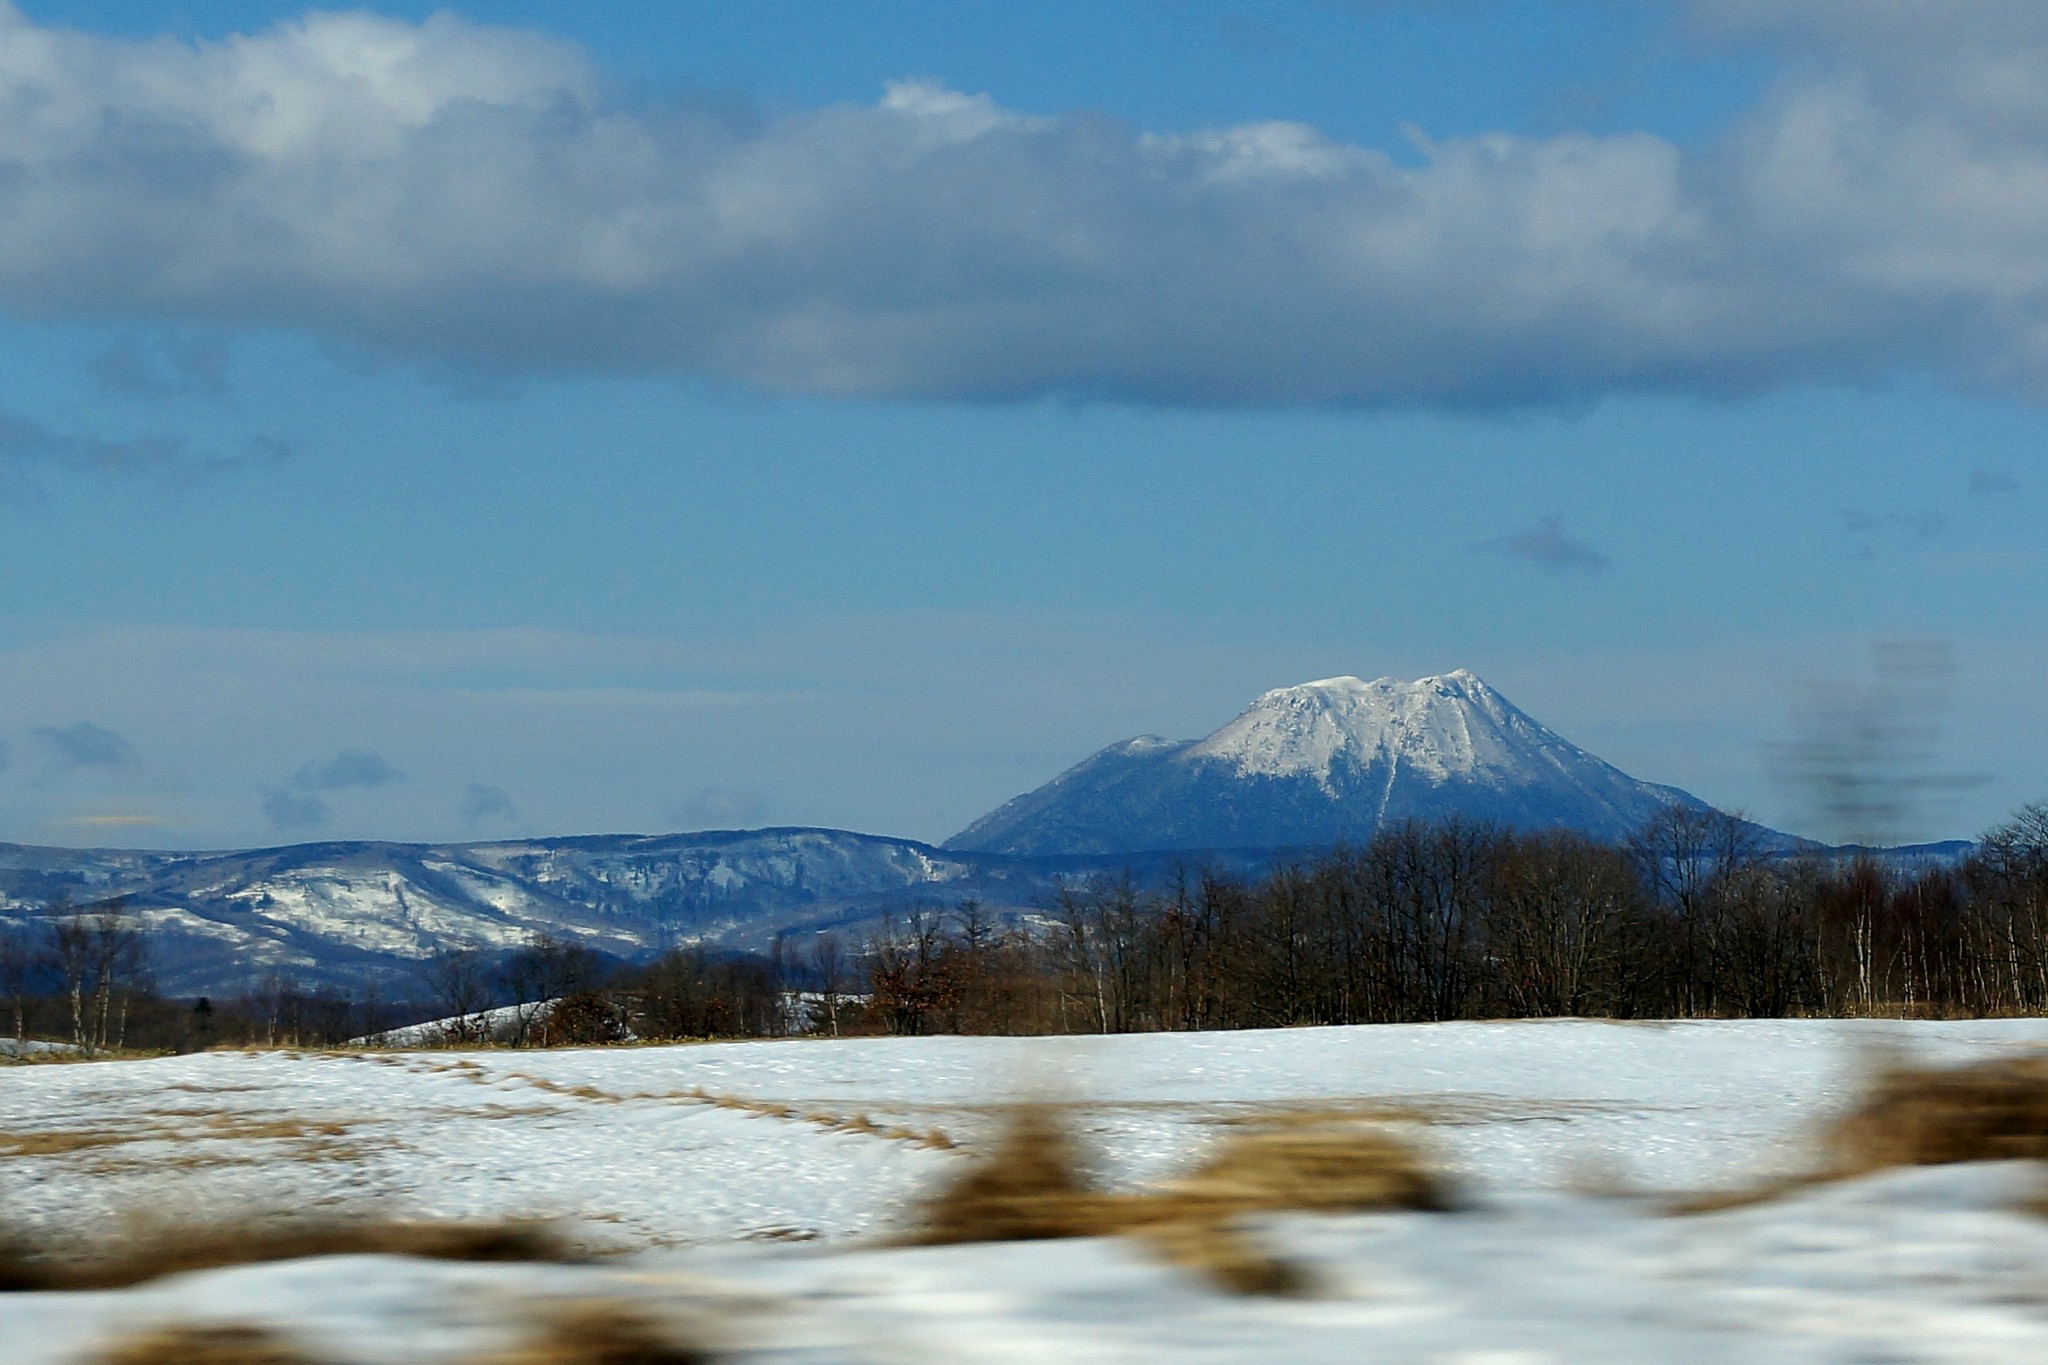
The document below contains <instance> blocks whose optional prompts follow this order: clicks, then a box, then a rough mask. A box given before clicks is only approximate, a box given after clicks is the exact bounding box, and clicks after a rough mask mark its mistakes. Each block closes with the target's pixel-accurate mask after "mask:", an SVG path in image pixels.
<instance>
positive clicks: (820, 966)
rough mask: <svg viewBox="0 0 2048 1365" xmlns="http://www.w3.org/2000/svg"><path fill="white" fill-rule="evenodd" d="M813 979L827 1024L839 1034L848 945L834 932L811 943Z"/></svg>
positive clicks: (822, 935)
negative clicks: (840, 999)
mask: <svg viewBox="0 0 2048 1365" xmlns="http://www.w3.org/2000/svg"><path fill="white" fill-rule="evenodd" d="M810 966H811V979H812V980H813V981H815V982H817V985H818V995H819V997H820V999H821V1000H822V1001H823V1002H824V1005H825V1026H826V1027H827V1028H829V1029H830V1030H831V1031H832V1036H833V1037H834V1038H837V1037H838V1036H839V996H840V994H841V992H843V991H844V990H845V989H846V945H845V944H844V943H842V942H841V941H840V939H839V935H837V934H834V933H830V932H827V933H822V934H820V935H818V937H817V940H816V941H815V942H813V943H812V944H811V963H810Z"/></svg>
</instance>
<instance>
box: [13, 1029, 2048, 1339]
mask: <svg viewBox="0 0 2048 1365" xmlns="http://www.w3.org/2000/svg"><path fill="white" fill-rule="evenodd" d="M1878 1044H1892V1045H1898V1046H1904V1047H1907V1048H1910V1049H1911V1050H1912V1051H1913V1052H1915V1053H1916V1054H1918V1055H1920V1056H1923V1057H1925V1058H1927V1059H1929V1060H1938V1059H1947V1060H1953V1059H1962V1058H1969V1057H1980V1056H1985V1055H2008V1056H2009V1055H2014V1054H2018V1053H2022V1052H2025V1051H2028V1050H2032V1049H2039V1048H2040V1047H2042V1046H2043V1045H2044V1044H2048V1024H2044V1023H2043V1021H2040V1020H2029V1019H2009V1020H1989V1021H1976V1022H1945V1023H1913V1024H1897V1023H1885V1022H1883V1021H1875V1020H1866V1021H1857V1022H1853V1023H1839V1022H1822V1021H1811V1020H1805V1021H1799V1020H1795V1021H1753V1022H1736V1023H1729V1022H1714V1021H1699V1022H1681V1023H1656V1024H1644V1023H1637V1024H1610V1023H1597V1022H1589V1021H1571V1020H1558V1021H1548V1022H1522V1023H1467V1024H1423V1025H1388V1026H1372V1027H1362V1028H1343V1029H1290V1030H1283V1031H1274V1032H1247V1033H1228V1034H1217V1033H1208V1034H1151V1035H1126V1036H1114V1037H1104V1038H1044V1039H1016V1038H952V1037H935V1038H876V1039H860V1040H845V1041H800V1042H773V1043H735V1044H721V1045H713V1046H689V1047H667V1048H631V1049H613V1050H586V1051H557V1052H543V1053H511V1052H503V1051H497V1052H479V1053H475V1054H471V1055H466V1056H465V1055H462V1054H447V1053H440V1054H413V1055H407V1054H352V1055H318V1054H314V1055H305V1054H289V1053H269V1054H246V1053H211V1054H202V1055H197V1056H191V1057H181V1058H164V1059H161V1060H155V1061H147V1062H135V1063H111V1064H103V1065H91V1066H43V1067H34V1068H23V1069H21V1070H18V1071H15V1072H13V1073H11V1074H10V1075H9V1076H8V1084H7V1085H6V1086H5V1087H0V1131H4V1132H5V1133H7V1134H9V1135H10V1138H11V1140H12V1141H13V1143H14V1145H15V1147H16V1149H17V1150H16V1154H14V1155H12V1156H10V1157H9V1158H8V1160H7V1161H6V1162H4V1163H0V1205H4V1207H5V1208H6V1209H7V1210H8V1213H9V1217H10V1219H11V1220H12V1221H13V1223H14V1225H15V1226H16V1227H17V1228H23V1229H25V1230H27V1231H28V1232H29V1233H30V1234H31V1235H33V1234H34V1233H35V1232H36V1231H37V1230H39V1229H46V1228H57V1229H79V1228H104V1227H111V1226H119V1224H120V1219H121V1217H123V1216H126V1215H129V1214H132V1213H133V1211H135V1210H138V1209H145V1208H147V1209H155V1210H168V1211H169V1216H171V1217H174V1218H175V1217H179V1216H185V1217H191V1216H196V1215H197V1214H198V1212H199V1211H204V1212H205V1213H206V1214H208V1215H210V1216H220V1211H223V1210H226V1211H229V1213H234V1212H246V1211H261V1210H279V1209H286V1210H303V1209H320V1210H358V1211H362V1210H368V1211H375V1212H377V1213H380V1214H384V1215H387V1216H425V1217H438V1218H469V1219H482V1218H493V1217H505V1216H549V1217H554V1218H559V1219H562V1220H565V1221H566V1222H568V1223H569V1224H570V1225H571V1226H572V1227H573V1228H575V1229H576V1230H577V1231H578V1232H579V1233H580V1234H582V1235H585V1236H587V1237H588V1238H589V1239H590V1240H591V1241H593V1242H594V1243H596V1244H598V1245H601V1246H606V1247H610V1248H615V1249H617V1250H619V1251H621V1252H623V1253H624V1254H623V1255H621V1256H619V1257H617V1258H614V1259H610V1260H606V1261H600V1262H598V1263H596V1264H593V1265H587V1266H549V1265H505V1266H492V1265H467V1266H463V1265H437V1264H434V1263H429V1262H421V1261H412V1260H407V1259H404V1258H399V1257H355V1258H352V1259H350V1260H347V1261H333V1260H316V1261H306V1262H298V1263H284V1264H278V1265H272V1266H257V1267H250V1268H246V1269H237V1270H224V1271H211V1272H205V1273H201V1274H192V1275H184V1276H180V1277H177V1278H175V1279H170V1280H165V1281H160V1282H158V1283H155V1284H145V1285H143V1286H141V1287H139V1288H135V1289H128V1290H120V1291H113V1292H93V1293H69V1294H64V1293H17V1294H8V1295H0V1360H6V1361H8V1362H10V1365H77V1362H80V1361H82V1360H91V1359H94V1358H95V1356H94V1355H93V1354H92V1352H93V1350H94V1348H95V1347H96V1346H97V1345H98V1344H99V1343H102V1342H104V1341H106V1340H107V1339H108V1338H109V1337H110V1336H115V1335H118V1334H121V1333H133V1332H137V1331H140V1330H143V1329H146V1328H149V1327H153V1326H156V1325H159V1324H163V1323H167V1322H187V1323H189V1322H195V1321H197V1322H230V1323H232V1322H240V1323H256V1324H261V1325H264V1326H266V1327H269V1328H272V1329H274V1330H277V1331H280V1332H283V1333H285V1334H287V1335H289V1336H290V1337H291V1338H292V1339H293V1340H294V1341H296V1342H299V1343H301V1344H302V1345H303V1347H304V1349H305V1350H306V1352H307V1353H308V1357H309V1358H310V1359H311V1360H314V1361H318V1362H321V1365H401V1362H403V1363H404V1365H457V1362H463V1363H464V1365H472V1363H473V1362H476V1361H478V1360H493V1361H497V1360H503V1359H506V1358H507V1354H506V1353H507V1352H509V1351H510V1350H511V1349H512V1348H513V1347H515V1346H516V1345H517V1344H518V1341H517V1336H516V1333H517V1332H518V1331H519V1330H520V1329H521V1328H522V1326H523V1324H524V1323H526V1322H527V1321H530V1320H531V1319H532V1318H533V1317H534V1315H535V1314H536V1312H537V1311H538V1310H539V1309H540V1308H542V1307H545V1306H546V1305H547V1304H549V1303H559V1302H564V1301H574V1300H578V1299H593V1298H602V1299H622V1300H624V1301H626V1302H629V1303H633V1304H637V1305H643V1306H644V1307H645V1309H646V1311H648V1312H650V1313H653V1314H656V1315H658V1316H661V1317H664V1318H667V1317H681V1318H683V1319H685V1320H688V1319H690V1318H692V1317H693V1316H695V1315H699V1314H702V1315H705V1317H706V1320H707V1321H708V1323H709V1324H710V1325H711V1326H712V1327H715V1328H716V1333H715V1335H717V1336H719V1337H721V1338H723V1339H724V1340H726V1341H728V1342H729V1343H730V1344H731V1345H732V1346H733V1347H734V1348H735V1354H734V1355H733V1356H731V1357H721V1358H733V1359H743V1360H758V1361H764V1362H767V1361H773V1362H790V1365H797V1362H824V1361H832V1362H848V1363H849V1365H858V1363H860V1362H876V1363H877V1365H879V1362H891V1361H894V1362H902V1361H961V1362H981V1361H987V1362H997V1361H1001V1362H1036V1361H1044V1362H1048V1363H1049V1365H1050V1363H1051V1362H1061V1363H1062V1365H1064V1363H1065V1362H1073V1361H1103V1362H1111V1361H1116V1362H1124V1361H1130V1362H1149V1361H1161V1362H1168V1361H1170V1362H1175V1363H1176V1365H1211V1363H1220V1362H1226V1361H1228V1362H1239V1361H1242V1362H1251V1361H1272V1360H1286V1361H1290V1362H1301V1365H1309V1363H1310V1362H1324V1361H1328V1362H1331V1363H1332V1365H1336V1363H1337V1362H1357V1361H1389V1362H1392V1361H1399V1362H1417V1363H1418V1365H1420V1363H1421V1362H1452V1361H1463V1362H1481V1361H1484V1362H1509V1361H1517V1362H1530V1363H1531V1365H1535V1363H1536V1362H1566V1361H1570V1362H1613V1363H1614V1365H1624V1363H1625V1365H1642V1363H1643V1362H1650V1361H1687V1362H1702V1363H1703V1365H1706V1363H1711V1365H1737V1362H1742V1363H1744V1365H1747V1363H1748V1362H1758V1361H1769V1362H1777V1361H1788V1362H1814V1363H1815V1365H1820V1363H1821V1362H1827V1363H1829V1365H1845V1363H1846V1362H1851V1361H1878V1360H1883V1361H1899V1362H1908V1361H1912V1362H1918V1361H1928V1362H1934V1361H1944V1362H1963V1361H2015V1360H2038V1359H2042V1358H2044V1356H2048V1313H2044V1311H2043V1304H2044V1299H2043V1286H2044V1284H2048V1220H2044V1219H2043V1218H2042V1217H2041V1216H2040V1214H2039V1213H2038V1212H2037V1211H2031V1210H2030V1207H2029V1205H2030V1203H2031V1204H2032V1205H2033V1207H2034V1208H2038V1197H2039V1191H2038V1187H2037V1185H2036V1184H2035V1181H2036V1180H2037V1178H2038V1177H2037V1175H2036V1173H2035V1172H2033V1171H2032V1170H2031V1169H2028V1168H2027V1166H2028V1163H2008V1164H1971V1165H1960V1166H1949V1167H1939V1168H1925V1169H1917V1170H1903V1171H1895V1172H1892V1173H1890V1174H1880V1175H1877V1176H1872V1177H1866V1178H1863V1179H1859V1180H1853V1181H1847V1182H1844V1183H1842V1184H1839V1185H1832V1186H1825V1187H1821V1188H1818V1189H1813V1190H1809V1191H1806V1192H1803V1193H1798V1194H1794V1195H1790V1196H1787V1197H1784V1198H1781V1199H1778V1200H1774V1201H1769V1202H1765V1203H1762V1204H1758V1205H1756V1206H1753V1207H1746V1208H1737V1209H1732V1210H1728V1211H1724V1212H1719V1213H1712V1214H1704V1215H1697V1216H1691V1217H1672V1216H1669V1215H1668V1214H1667V1213H1665V1212H1664V1211H1663V1205H1662V1203H1661V1201H1660V1200H1658V1199H1657V1198H1655V1197H1652V1192H1656V1191H1672V1190H1682V1189H1695V1190H1696V1189H1700V1188H1702V1187H1720V1186H1727V1185H1739V1184H1742V1183H1745V1182H1748V1181H1750V1180H1752V1179H1754V1178H1755V1177H1756V1175H1757V1174H1758V1173H1759V1172H1764V1171H1769V1170H1772V1169H1782V1168H1783V1167H1785V1166H1786V1165H1788V1164H1790V1165H1796V1164H1799V1163H1801V1162H1803V1161H1806V1160H1809V1159H1810V1157H1811V1153H1812V1145H1811V1144H1812V1139H1813V1133H1814V1126H1815V1125H1816V1123H1817V1122H1818V1121H1820V1120H1822V1119H1824V1118H1825V1117H1826V1116H1827V1115H1828V1114H1830V1113H1831V1112H1835V1111H1838V1110H1839V1109H1840V1108H1842V1107H1843V1106H1844V1105H1845V1104H1846V1103H1847V1102H1849V1101H1850V1100H1851V1099H1852V1098H1853V1097H1854V1095H1855V1094H1856V1092H1857V1089H1858V1086H1859V1081H1860V1076H1861V1072H1862V1069H1863V1067H1865V1066H1866V1065H1867V1064H1868V1061H1869V1057H1868V1053H1869V1050H1870V1049H1871V1048H1872V1047H1873V1046H1874V1045H1878ZM1046 1095H1050V1096H1052V1097H1053V1098H1054V1099H1055V1100H1057V1101H1060V1102H1062V1103H1063V1104H1064V1106H1065V1112H1066V1114H1067V1116H1068V1122H1069V1124H1070V1125H1071V1126H1072V1127H1073V1128H1074V1129H1075V1130H1076V1131H1077V1132H1078V1134H1079V1135H1080V1136H1081V1138H1082V1139H1083V1140H1084V1141H1085V1143H1086V1146H1087V1149H1088V1150H1089V1151H1090V1152H1092V1153H1093V1155H1094V1166H1095V1168H1096V1169H1097V1171H1098V1172H1099V1173H1100V1175H1101V1177H1102V1178H1103V1179H1104V1180H1106V1181H1107V1182H1108V1183H1109V1184H1111V1185H1112V1186H1114V1187H1119V1188H1130V1187H1134V1186H1141V1185H1145V1184H1148V1183H1151V1182H1156V1181H1158V1180H1160V1179H1162V1178H1164V1177H1170V1176H1171V1175H1172V1174H1173V1173H1174V1172H1177V1171H1181V1170H1185V1169H1186V1168H1187V1167H1188V1166H1189V1164H1190V1163H1191V1162H1192V1161H1193V1160H1195V1159H1196V1158H1197V1157H1199V1156H1200V1155H1201V1154H1202V1153H1204V1152H1206V1151H1210V1150H1213V1149H1214V1147H1215V1145H1216V1144H1218V1143H1220V1142H1224V1141H1227V1140H1228V1139H1229V1137H1230V1135H1231V1134H1232V1133H1233V1132H1234V1131H1240V1130H1241V1129H1242V1128H1243V1126H1244V1125H1246V1124H1247V1123H1253V1122H1258V1121H1277V1120H1278V1119H1280V1118H1283V1117H1284V1116H1287V1115H1295V1116H1300V1115H1303V1114H1307V1115H1315V1114H1345V1113H1353V1114H1378V1115H1391V1116H1394V1121H1396V1122H1398V1123H1401V1124H1404V1125H1410V1126H1409V1127H1408V1129H1407V1131H1409V1132H1411V1133H1412V1134H1413V1135H1414V1136H1415V1138H1416V1140H1418V1141H1421V1142H1423V1143H1426V1144H1427V1145H1428V1146H1429V1147H1431V1148H1433V1149H1435V1150H1436V1151H1437V1152H1439V1153H1440V1154H1441V1156H1442V1158H1443V1159H1444V1160H1445V1161H1446V1162H1447V1163H1448V1164H1449V1166H1450V1168H1451V1172H1452V1174H1453V1175H1454V1177H1455V1178H1456V1180H1457V1182H1458V1184H1459V1187H1460V1189H1461V1190H1462V1199H1461V1203H1462V1208H1461V1210H1460V1211H1458V1212H1454V1213H1449V1214H1429V1213H1377V1214H1351V1215H1344V1216H1331V1215H1322V1216H1314V1215H1302V1214H1296V1215H1284V1216H1279V1217H1275V1218H1271V1219H1265V1220H1261V1221H1260V1222H1259V1224H1258V1225H1257V1226H1256V1227H1255V1229H1254V1232H1255V1234H1256V1236H1258V1237H1259V1238H1260V1239H1261V1241H1262V1243H1263V1244H1266V1245H1270V1246H1271V1247H1272V1248H1274V1249H1275V1250H1276V1251H1277V1252H1278V1253H1279V1254H1281V1255H1283V1256H1285V1257H1287V1258H1289V1259H1290V1260H1291V1261H1294V1262H1296V1263H1298V1264H1300V1265H1301V1266H1303V1267H1305V1268H1306V1270H1307V1271H1308V1272H1309V1274H1310V1276H1311V1282H1312V1284H1313V1286H1314V1288H1313V1292H1310V1293H1307V1294H1305V1295H1303V1296H1301V1297H1292V1298H1287V1297H1281V1298H1273V1297H1245V1296H1241V1295H1233V1294H1229V1293H1225V1292H1222V1291H1220V1290H1218V1289H1216V1288H1214V1287H1212V1286H1210V1285H1208V1284H1206V1283H1204V1282H1203V1281H1201V1280H1199V1279H1198V1278H1196V1277H1195V1276H1194V1275H1192V1274H1190V1273H1188V1272H1186V1271H1183V1270H1176V1269H1174V1268H1173V1267H1171V1266H1169V1265H1167V1264H1164V1263H1162V1262H1161V1261H1160V1260H1159V1259H1158V1257H1157V1256H1155V1255H1153V1254H1150V1253H1148V1252H1147V1251H1146V1249H1145V1247H1144V1246H1143V1245H1142V1244H1140V1243H1138V1242H1135V1241H1133V1240H1131V1239H1129V1238H1090V1239H1077V1240H1064V1241H1052V1242H1029V1243H1007V1244H1001V1243H982V1244H970V1245H963V1246H949V1247H937V1248H924V1249H889V1248H887V1247H885V1246H882V1245H879V1244H878V1239H879V1238H881V1237H885V1236H887V1235H889V1234H891V1233H894V1232H899V1231H901V1230H903V1229H904V1228H905V1227H906V1226H909V1225H911V1224H912V1223H913V1222H914V1219H915V1216H916V1215H915V1209H916V1205H917V1201H918V1200H919V1199H920V1198H921V1197H922V1196H923V1194H924V1193H925V1192H926V1191H928V1190H930V1189H932V1188H933V1187H934V1186H935V1185H936V1184H938V1183H940V1182H944V1181H948V1180H951V1179H955V1178H957V1177H958V1175H959V1174H960V1172H961V1171H962V1170H963V1169H964V1167H965V1160H966V1159H965V1158H964V1157H963V1155H962V1150H964V1151H966V1152H968V1153H972V1152H973V1151H975V1150H976V1149H977V1148H984V1147H985V1146H986V1143H987V1141H988V1137H989V1134H990V1132H991V1129H992V1127H993V1125H994V1124H995V1123H996V1122H997V1121H998V1120H997V1117H996V1115H997V1113H998V1112H999V1111H998V1110H997V1109H996V1107H995V1106H999V1105H1001V1104H1004V1103H1007V1102H1012V1101H1015V1100H1017V1099H1018V1098H1020V1097H1031V1096H1046ZM856 1120H858V1121H856ZM938 1132H943V1133H944V1134H945V1135H946V1138H947V1139H948V1140H950V1141H952V1142H953V1143H955V1144H957V1148H958V1149H961V1150H955V1149H948V1148H947V1147H945V1146H943V1145H942V1143H941V1141H940V1140H939V1139H937V1138H936V1137H935V1133H938ZM1589 1184H1590V1185H1592V1186H1595V1187H1600V1188H1601V1189H1602V1191H1603V1192H1601V1193H1597V1194H1595V1193H1588V1192H1587V1187H1588V1185H1589ZM1631 1189H1633V1190H1638V1191H1643V1192H1644V1193H1642V1194H1639V1195H1636V1196H1633V1197H1631V1196H1630V1194H1629V1193H1628V1191H1630V1190H1631Z"/></svg>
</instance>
